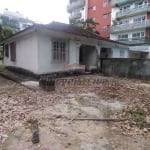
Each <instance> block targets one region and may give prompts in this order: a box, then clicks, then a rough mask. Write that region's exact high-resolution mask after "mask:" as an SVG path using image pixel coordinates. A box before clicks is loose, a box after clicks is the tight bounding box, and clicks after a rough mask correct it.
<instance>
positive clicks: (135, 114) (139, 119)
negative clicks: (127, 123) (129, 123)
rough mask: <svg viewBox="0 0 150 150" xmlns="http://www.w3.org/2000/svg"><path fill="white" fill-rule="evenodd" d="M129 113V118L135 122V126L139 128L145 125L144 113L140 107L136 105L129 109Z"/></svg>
mask: <svg viewBox="0 0 150 150" xmlns="http://www.w3.org/2000/svg"><path fill="white" fill-rule="evenodd" d="M129 114H130V117H131V119H132V120H133V121H135V122H136V124H137V126H138V127H139V128H140V129H142V128H144V127H145V124H146V121H145V114H144V111H143V110H142V109H140V108H139V107H138V106H136V107H134V108H133V109H132V110H130V112H129Z"/></svg>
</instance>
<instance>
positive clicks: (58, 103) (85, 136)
mask: <svg viewBox="0 0 150 150" xmlns="http://www.w3.org/2000/svg"><path fill="white" fill-rule="evenodd" d="M93 78H94V76H93ZM102 78H103V77H102ZM105 78H107V77H105ZM108 79H110V80H115V81H116V82H118V85H119V88H125V87H120V85H121V84H120V83H122V84H125V85H128V87H127V88H129V87H130V88H131V87H132V88H135V86H136V85H138V86H140V87H142V88H145V90H143V94H147V93H148V91H150V87H149V83H144V82H142V81H135V80H127V79H118V78H108ZM101 86H102V85H100V86H98V85H91V86H88V87H84V86H80V87H59V88H58V89H57V90H56V91H55V92H51V93H50V92H45V91H42V90H40V89H38V90H37V91H32V90H29V89H28V88H25V87H23V86H20V85H18V84H16V83H14V82H11V81H9V80H6V79H4V78H2V77H0V150H149V147H150V143H149V140H150V139H148V138H147V137H145V136H144V134H143V135H142V134H139V135H136V136H132V135H131V136H129V135H125V134H123V131H122V130H120V128H121V127H120V126H121V125H122V124H120V126H119V127H118V126H115V125H114V123H112V122H100V121H86V120H85V121H79V120H74V119H75V118H110V117H111V116H113V114H116V113H117V114H118V113H122V111H123V110H124V108H126V107H127V106H128V105H129V104H130V103H129V101H128V100H127V99H123V97H120V95H121V94H122V95H124V96H126V97H128V99H130V97H131V96H130V95H132V97H133V93H132V90H131V89H130V90H131V91H129V92H131V93H121V92H118V88H117V89H116V86H117V85H115V89H114V88H112V89H111V87H108V86H107V88H109V90H108V89H104V85H103V88H102V87H101ZM115 91H116V92H115ZM123 91H124V92H125V89H124V90H123ZM144 92H145V93H144ZM110 93H111V94H110ZM112 93H113V95H112ZM116 93H119V96H118V95H115V94H116ZM147 96H148V98H150V97H149V95H148V94H147ZM145 98H146V97H145ZM116 117H118V116H116ZM32 119H37V120H38V126H39V137H40V143H39V144H32V131H31V123H30V120H32Z"/></svg>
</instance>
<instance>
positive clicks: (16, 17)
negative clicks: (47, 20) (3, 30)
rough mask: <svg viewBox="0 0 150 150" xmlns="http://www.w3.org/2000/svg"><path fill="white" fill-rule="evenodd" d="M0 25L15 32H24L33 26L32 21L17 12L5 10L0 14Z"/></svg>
mask: <svg viewBox="0 0 150 150" xmlns="http://www.w3.org/2000/svg"><path fill="white" fill-rule="evenodd" d="M0 24H2V25H5V26H10V27H12V28H14V29H15V30H16V31H20V30H24V29H26V28H27V27H29V26H31V25H33V24H34V22H33V21H32V20H29V19H28V18H26V17H24V16H23V15H22V14H20V13H19V12H18V11H17V12H13V11H9V10H8V9H7V8H6V9H5V10H4V11H3V14H0Z"/></svg>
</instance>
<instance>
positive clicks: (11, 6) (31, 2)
mask: <svg viewBox="0 0 150 150" xmlns="http://www.w3.org/2000/svg"><path fill="white" fill-rule="evenodd" d="M68 2H69V0H0V13H3V10H4V9H5V8H8V10H10V11H19V12H20V13H21V14H23V15H24V16H25V17H28V18H29V19H31V20H33V21H38V22H41V23H50V22H52V21H58V22H63V23H68V22H69V19H68V17H69V14H68V13H67V11H66V7H67V4H68Z"/></svg>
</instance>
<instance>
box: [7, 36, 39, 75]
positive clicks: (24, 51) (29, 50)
mask: <svg viewBox="0 0 150 150" xmlns="http://www.w3.org/2000/svg"><path fill="white" fill-rule="evenodd" d="M13 41H14V42H16V61H15V62H12V61H11V59H10V49H9V58H7V57H4V65H5V66H15V67H21V68H24V69H28V70H30V71H32V72H35V73H37V70H38V63H37V62H38V60H37V46H38V45H37V37H36V34H35V33H34V34H30V35H28V36H24V37H20V38H17V39H14V40H11V41H8V42H7V43H8V44H9V43H11V42H13Z"/></svg>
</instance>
